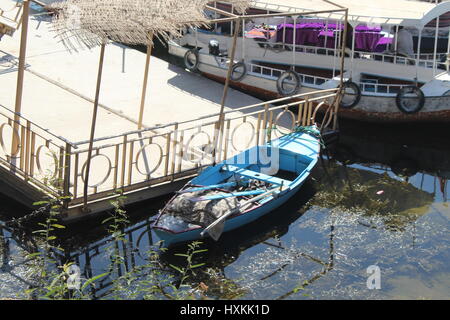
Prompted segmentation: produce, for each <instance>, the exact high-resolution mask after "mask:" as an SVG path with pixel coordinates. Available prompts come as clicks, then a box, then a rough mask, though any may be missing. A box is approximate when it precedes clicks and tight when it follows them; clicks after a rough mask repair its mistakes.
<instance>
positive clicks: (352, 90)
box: [340, 81, 361, 109]
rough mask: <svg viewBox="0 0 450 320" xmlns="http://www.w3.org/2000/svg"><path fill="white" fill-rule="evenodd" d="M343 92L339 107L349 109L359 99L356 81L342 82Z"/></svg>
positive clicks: (359, 92) (359, 94) (359, 91)
mask: <svg viewBox="0 0 450 320" xmlns="http://www.w3.org/2000/svg"><path fill="white" fill-rule="evenodd" d="M343 92H344V94H343V96H342V100H341V104H340V107H341V108H344V109H351V108H353V107H355V106H356V105H357V104H358V103H359V101H361V89H360V88H359V86H358V85H357V84H356V83H354V82H352V81H347V82H344V85H343Z"/></svg>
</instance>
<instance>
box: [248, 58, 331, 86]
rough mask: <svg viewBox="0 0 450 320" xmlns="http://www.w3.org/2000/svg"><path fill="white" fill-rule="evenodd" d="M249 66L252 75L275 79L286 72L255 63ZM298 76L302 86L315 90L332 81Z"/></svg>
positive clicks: (301, 74)
mask: <svg viewBox="0 0 450 320" xmlns="http://www.w3.org/2000/svg"><path fill="white" fill-rule="evenodd" d="M248 66H249V67H250V70H249V72H250V73H253V74H257V75H261V76H266V77H270V78H273V79H278V77H280V76H281V74H282V73H283V72H285V71H286V70H283V69H276V68H271V67H266V66H261V65H258V64H253V63H250V64H248ZM298 75H299V77H300V82H301V83H302V84H308V85H309V86H311V87H314V88H320V86H321V85H322V84H324V83H325V82H327V81H329V80H330V78H324V77H319V76H313V75H308V74H303V73H299V74H298Z"/></svg>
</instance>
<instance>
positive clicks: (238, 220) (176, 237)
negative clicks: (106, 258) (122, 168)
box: [154, 183, 303, 247]
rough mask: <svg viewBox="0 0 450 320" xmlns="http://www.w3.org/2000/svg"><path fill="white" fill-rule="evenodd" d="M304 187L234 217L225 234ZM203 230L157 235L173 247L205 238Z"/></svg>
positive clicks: (247, 222)
mask: <svg viewBox="0 0 450 320" xmlns="http://www.w3.org/2000/svg"><path fill="white" fill-rule="evenodd" d="M302 185H303V183H302V184H301V185H299V186H298V187H296V188H295V189H294V190H291V191H290V192H287V193H284V194H282V195H280V196H279V197H277V198H276V199H273V200H271V201H270V202H268V203H266V204H264V205H263V206H260V207H257V208H255V209H253V210H251V211H247V212H245V213H243V214H240V215H238V216H235V217H232V218H230V219H228V220H226V221H225V227H224V232H229V231H232V230H235V229H238V228H239V227H242V226H244V225H247V224H249V223H251V222H253V221H255V220H257V219H259V218H261V217H263V216H264V215H266V214H268V213H269V212H271V211H273V210H275V209H276V208H278V207H279V206H281V205H283V204H284V203H285V202H287V201H288V200H289V199H290V198H291V197H293V196H294V194H296V193H297V192H298V191H299V189H300V187H301V186H302ZM203 230H204V229H203V228H198V229H195V230H190V231H188V232H183V233H180V234H175V233H171V232H169V231H165V230H162V229H157V228H155V229H154V231H155V234H156V235H157V236H158V238H159V239H160V240H162V241H163V245H164V246H166V247H167V246H171V245H173V244H176V243H183V242H189V241H194V240H200V239H202V238H203V237H202V236H201V235H200V233H201V232H202V231H203Z"/></svg>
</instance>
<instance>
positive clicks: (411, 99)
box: [396, 86, 425, 114]
mask: <svg viewBox="0 0 450 320" xmlns="http://www.w3.org/2000/svg"><path fill="white" fill-rule="evenodd" d="M396 103H397V108H398V109H399V110H400V111H401V112H403V113H406V114H413V113H417V112H419V111H420V110H422V108H423V106H424V105H425V95H424V94H423V91H422V90H420V88H418V87H416V86H406V87H403V88H401V89H400V91H399V92H398V94H397V97H396Z"/></svg>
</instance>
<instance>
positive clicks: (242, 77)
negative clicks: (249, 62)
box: [231, 62, 247, 82]
mask: <svg viewBox="0 0 450 320" xmlns="http://www.w3.org/2000/svg"><path fill="white" fill-rule="evenodd" d="M238 68H243V72H242V74H241V75H239V76H238V77H233V75H234V72H235V70H236V69H238ZM246 75H247V66H246V65H245V63H244V62H238V63H235V64H234V65H233V67H232V68H231V80H232V81H235V82H239V81H241V80H242V79H244V78H245V76H246Z"/></svg>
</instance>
